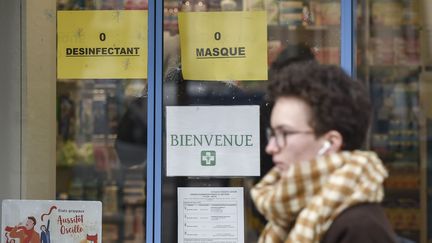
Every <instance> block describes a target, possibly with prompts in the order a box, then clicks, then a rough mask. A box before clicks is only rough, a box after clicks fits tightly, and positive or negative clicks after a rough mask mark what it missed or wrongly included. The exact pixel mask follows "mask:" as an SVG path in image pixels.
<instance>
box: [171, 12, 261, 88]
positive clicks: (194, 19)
mask: <svg viewBox="0 0 432 243" xmlns="http://www.w3.org/2000/svg"><path fill="white" fill-rule="evenodd" d="M179 28H180V45H181V63H182V69H183V76H184V78H185V79H189V80H267V25H266V16H265V12H263V11H257V12H189V13H179Z"/></svg>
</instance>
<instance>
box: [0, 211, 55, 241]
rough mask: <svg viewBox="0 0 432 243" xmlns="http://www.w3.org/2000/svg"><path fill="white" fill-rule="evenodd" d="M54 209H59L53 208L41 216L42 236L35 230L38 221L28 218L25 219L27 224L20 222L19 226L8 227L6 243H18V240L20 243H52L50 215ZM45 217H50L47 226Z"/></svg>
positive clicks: (32, 217)
mask: <svg viewBox="0 0 432 243" xmlns="http://www.w3.org/2000/svg"><path fill="white" fill-rule="evenodd" d="M54 209H57V207H56V206H52V207H51V208H50V210H49V213H46V214H42V215H41V216H40V223H39V224H40V230H41V232H40V234H39V233H38V232H37V231H36V230H35V227H36V226H37V225H38V221H37V220H36V218H35V217H34V216H28V217H27V218H26V219H25V222H20V223H19V224H18V225H15V226H6V228H5V231H6V234H5V237H6V243H15V242H17V241H16V240H19V242H22V243H50V242H51V241H50V232H49V224H50V220H49V215H50V214H51V213H52V211H53V210H54ZM45 216H47V217H48V220H47V222H46V225H45V224H44V217H45Z"/></svg>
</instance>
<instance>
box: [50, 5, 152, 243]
mask: <svg viewBox="0 0 432 243" xmlns="http://www.w3.org/2000/svg"><path fill="white" fill-rule="evenodd" d="M147 8H148V7H147V0H142V1H141V0H140V1H133V0H128V1H112V0H103V1H73V0H71V1H70V0H58V1H57V146H56V147H57V149H56V150H57V156H56V158H57V170H56V173H57V176H56V197H57V199H59V200H82V201H101V202H102V230H103V234H102V236H103V238H102V239H99V241H103V242H144V241H145V235H146V232H145V228H146V227H145V218H146V176H145V175H146V163H147V161H146V156H147V35H148V33H147V29H148V26H147V21H148V20H147V19H148V17H147V16H148V12H147Z"/></svg>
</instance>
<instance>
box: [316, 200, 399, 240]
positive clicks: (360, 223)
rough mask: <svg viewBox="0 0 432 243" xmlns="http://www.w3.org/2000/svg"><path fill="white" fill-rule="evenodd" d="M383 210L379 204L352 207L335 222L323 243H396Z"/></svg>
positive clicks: (394, 235)
mask: <svg viewBox="0 0 432 243" xmlns="http://www.w3.org/2000/svg"><path fill="white" fill-rule="evenodd" d="M395 242H398V241H397V240H396V234H395V233H394V231H393V230H392V228H391V226H390V223H389V221H388V220H387V217H386V216H385V214H384V210H383V208H382V207H381V206H380V205H379V204H377V203H365V204H359V205H356V206H353V207H350V208H348V209H346V210H345V211H343V212H342V213H341V214H340V215H339V216H338V217H336V219H335V220H334V221H333V223H332V225H331V226H330V229H329V230H328V231H327V233H326V234H325V235H324V237H323V239H322V241H321V243H395Z"/></svg>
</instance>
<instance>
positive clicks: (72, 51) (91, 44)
mask: <svg viewBox="0 0 432 243" xmlns="http://www.w3.org/2000/svg"><path fill="white" fill-rule="evenodd" d="M57 18H58V22H57V38H58V39H57V78H59V79H113V78H118V79H120V78H130V79H146V78H147V11H145V10H126V11H111V10H104V11H98V10H96V11H58V12H57Z"/></svg>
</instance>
